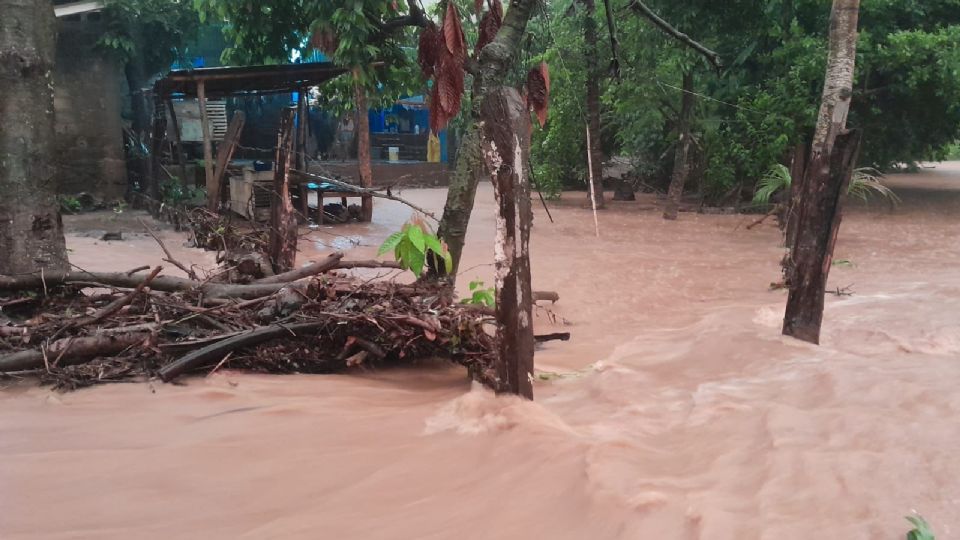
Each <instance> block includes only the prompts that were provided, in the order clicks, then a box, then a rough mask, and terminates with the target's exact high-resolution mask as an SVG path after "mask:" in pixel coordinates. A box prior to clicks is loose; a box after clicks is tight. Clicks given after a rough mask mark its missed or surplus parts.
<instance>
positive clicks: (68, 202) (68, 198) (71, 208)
mask: <svg viewBox="0 0 960 540" xmlns="http://www.w3.org/2000/svg"><path fill="white" fill-rule="evenodd" d="M58 199H59V200H60V208H61V209H62V210H63V211H64V212H67V213H68V214H76V213H77V212H79V211H81V210H83V203H82V202H80V199H79V198H77V197H74V196H73V195H60V196H59V197H58Z"/></svg>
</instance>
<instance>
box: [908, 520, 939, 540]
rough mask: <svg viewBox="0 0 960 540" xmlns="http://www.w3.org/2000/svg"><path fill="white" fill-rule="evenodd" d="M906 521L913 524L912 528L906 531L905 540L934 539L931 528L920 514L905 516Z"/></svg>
mask: <svg viewBox="0 0 960 540" xmlns="http://www.w3.org/2000/svg"><path fill="white" fill-rule="evenodd" d="M906 519H907V521H909V522H910V524H911V525H913V529H912V530H910V532H908V533H907V540H936V538H935V537H934V536H933V529H931V528H930V524H929V523H927V520H925V519H923V517H921V516H907V518H906Z"/></svg>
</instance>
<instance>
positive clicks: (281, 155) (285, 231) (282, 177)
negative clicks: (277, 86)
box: [269, 109, 323, 274]
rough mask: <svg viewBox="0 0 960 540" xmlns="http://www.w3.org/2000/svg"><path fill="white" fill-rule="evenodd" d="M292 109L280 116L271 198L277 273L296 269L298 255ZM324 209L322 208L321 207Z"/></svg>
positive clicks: (272, 244)
mask: <svg viewBox="0 0 960 540" xmlns="http://www.w3.org/2000/svg"><path fill="white" fill-rule="evenodd" d="M293 114H294V113H293V109H285V110H284V111H283V113H282V114H281V116H280V132H279V134H278V135H277V158H276V163H275V164H274V167H276V169H275V171H274V176H273V197H271V198H270V253H269V255H270V262H271V263H272V264H273V271H274V272H276V273H277V274H280V273H283V272H289V271H290V270H291V269H293V265H294V262H295V261H296V258H297V218H296V216H295V215H294V212H293V203H292V202H291V201H290V181H289V173H290V163H291V161H292V159H293V155H292V154H293ZM320 211H321V212H322V211H323V209H321V210H320Z"/></svg>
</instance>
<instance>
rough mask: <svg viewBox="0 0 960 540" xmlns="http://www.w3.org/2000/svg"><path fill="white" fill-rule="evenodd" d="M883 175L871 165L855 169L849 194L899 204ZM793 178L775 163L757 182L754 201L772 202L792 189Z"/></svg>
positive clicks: (898, 198)
mask: <svg viewBox="0 0 960 540" xmlns="http://www.w3.org/2000/svg"><path fill="white" fill-rule="evenodd" d="M882 177H883V175H882V174H880V172H879V171H878V170H876V169H873V168H871V167H860V168H857V169H854V171H853V176H852V177H851V178H850V185H849V186H848V187H847V195H850V196H851V197H856V198H858V199H860V200H862V201H864V202H866V201H867V200H869V198H870V196H871V195H877V196H879V197H880V198H882V199H886V200H887V201H889V202H890V204H898V203H899V202H900V197H898V196H897V194H896V193H894V192H893V190H891V189H890V188H888V187H887V186H885V185H883V184H882V183H881V182H880V179H881V178H882ZM791 180H792V179H791V177H790V170H789V169H787V168H786V167H785V166H783V165H780V164H779V163H778V164H776V165H774V166H773V167H771V168H770V170H768V171H767V172H766V174H764V175H763V176H762V177H761V178H760V181H759V182H757V186H756V191H755V192H754V194H753V202H754V203H755V204H758V205H764V204H770V199H771V198H773V196H774V195H775V194H777V193H780V192H783V191H787V190H789V189H790V184H791Z"/></svg>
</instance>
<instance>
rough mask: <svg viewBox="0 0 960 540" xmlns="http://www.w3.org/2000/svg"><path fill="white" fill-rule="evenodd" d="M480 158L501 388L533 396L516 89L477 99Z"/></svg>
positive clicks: (524, 134)
mask: <svg viewBox="0 0 960 540" xmlns="http://www.w3.org/2000/svg"><path fill="white" fill-rule="evenodd" d="M481 119H482V133H481V135H482V148H483V159H484V163H485V164H486V167H487V170H488V171H489V173H490V178H491V180H492V181H493V186H494V194H495V196H496V199H497V232H496V244H495V245H494V265H495V279H496V298H497V303H496V312H497V322H498V323H499V325H498V328H497V334H498V337H499V339H498V342H499V355H498V360H497V377H498V379H499V380H500V383H501V385H503V389H504V390H506V391H508V392H511V393H514V394H518V395H521V396H523V397H525V398H527V399H533V383H532V378H533V347H534V338H533V312H532V309H533V308H532V306H533V293H532V290H531V286H530V224H531V223H532V222H533V213H532V210H531V208H530V178H529V176H528V175H527V161H528V159H529V144H530V140H529V133H530V126H529V122H530V114H529V112H528V111H527V108H526V106H525V104H524V102H523V100H522V98H521V97H520V93H519V92H517V90H516V89H514V88H510V87H506V86H504V87H501V88H499V89H498V90H495V91H492V92H488V93H487V95H486V97H484V101H483V104H482V105H481Z"/></svg>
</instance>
